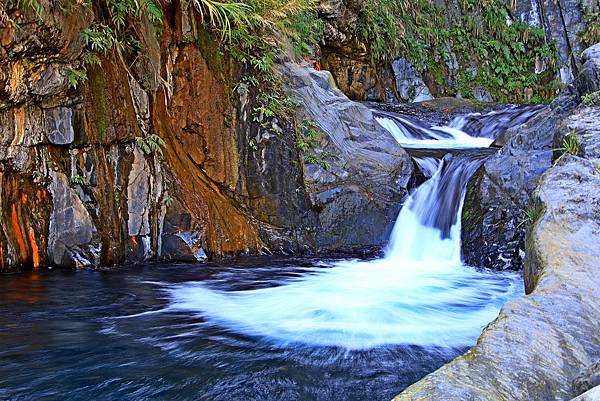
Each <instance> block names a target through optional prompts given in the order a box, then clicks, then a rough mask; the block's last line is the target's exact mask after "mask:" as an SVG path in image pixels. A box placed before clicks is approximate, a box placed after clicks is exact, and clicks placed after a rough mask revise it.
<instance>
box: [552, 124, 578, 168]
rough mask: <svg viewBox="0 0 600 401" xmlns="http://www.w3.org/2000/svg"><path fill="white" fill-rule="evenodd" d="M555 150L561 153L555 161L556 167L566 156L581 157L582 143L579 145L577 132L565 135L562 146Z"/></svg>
mask: <svg viewBox="0 0 600 401" xmlns="http://www.w3.org/2000/svg"><path fill="white" fill-rule="evenodd" d="M555 150H557V151H558V152H559V153H560V156H559V157H558V158H557V159H556V160H555V161H554V165H556V164H557V163H559V162H560V161H561V160H562V159H563V158H564V157H565V156H566V155H573V156H579V155H580V154H581V143H579V139H577V134H576V133H575V131H571V132H569V133H568V134H567V135H565V137H564V138H563V140H562V146H561V147H560V148H558V149H555Z"/></svg>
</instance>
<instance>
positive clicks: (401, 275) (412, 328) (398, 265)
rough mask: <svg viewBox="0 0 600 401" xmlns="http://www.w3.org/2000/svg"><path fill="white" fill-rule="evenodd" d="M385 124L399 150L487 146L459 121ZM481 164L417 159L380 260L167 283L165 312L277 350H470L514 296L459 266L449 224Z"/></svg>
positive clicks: (495, 276)
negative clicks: (255, 280)
mask: <svg viewBox="0 0 600 401" xmlns="http://www.w3.org/2000/svg"><path fill="white" fill-rule="evenodd" d="M518 112H519V113H521V111H518ZM497 115H498V116H499V117H500V118H502V119H503V121H510V119H506V116H505V114H501V113H497ZM519 115H521V114H519ZM388 117H389V116H388ZM388 117H382V118H379V122H380V123H381V124H382V125H383V126H384V127H385V128H387V129H388V130H389V131H390V133H391V134H392V135H394V137H395V138H396V139H397V140H398V141H399V142H400V143H402V144H403V145H411V144H419V146H421V147H432V146H433V145H432V144H434V143H435V144H436V145H438V146H436V147H437V148H466V147H481V146H489V145H490V143H491V141H492V140H493V139H489V138H479V137H476V136H471V135H469V134H467V133H465V132H462V131H460V130H459V128H457V127H459V126H460V125H461V124H465V123H466V121H468V119H465V118H463V119H462V120H458V121H457V120H455V122H454V123H453V124H450V125H454V126H449V127H428V126H421V125H419V124H418V122H415V121H412V120H410V119H406V118H404V117H402V116H397V115H395V116H393V117H394V118H388ZM488 118H490V119H491V117H489V116H488ZM471 120H472V119H471ZM499 126H500V127H501V128H502V129H505V128H506V127H507V125H506V124H503V125H499ZM499 132H501V129H500V128H499V129H497V130H496V133H499ZM482 162H483V159H481V158H479V159H478V158H471V159H468V158H467V159H464V160H463V159H459V158H456V157H455V158H452V157H450V158H448V157H444V158H443V159H441V160H436V159H431V158H424V159H419V160H417V163H418V164H419V165H420V166H421V168H422V169H423V170H424V172H425V173H426V175H429V176H431V178H430V179H429V180H428V181H426V182H425V183H423V184H422V185H421V186H420V187H419V188H418V189H417V190H416V191H415V192H414V193H413V194H412V195H411V196H410V197H409V199H408V200H407V201H406V202H405V204H404V206H403V207H402V210H401V212H400V214H399V216H398V219H397V221H396V224H395V227H394V230H393V232H392V235H391V238H390V244H389V246H388V249H387V251H386V255H385V257H384V258H381V259H378V260H372V261H358V260H347V261H339V262H336V263H332V264H329V265H328V266H327V267H321V268H318V267H315V268H314V269H313V270H312V271H311V272H307V273H306V274H305V275H303V276H302V277H300V278H298V279H290V280H288V281H287V282H283V283H277V286H274V287H268V288H260V289H252V290H246V291H229V292H228V291H220V290H216V289H214V288H211V287H210V286H208V285H207V284H206V283H203V282H192V283H189V282H188V283H183V284H179V285H175V286H170V287H167V288H166V290H167V291H168V294H169V297H170V301H171V302H170V305H169V310H170V311H178V312H179V311H185V312H191V313H195V314H198V315H199V316H201V317H202V318H203V319H205V320H206V321H208V322H209V323H211V324H215V325H218V326H220V327H224V328H227V329H229V330H231V331H234V332H238V333H242V334H246V335H252V336H259V337H260V338H263V339H265V340H266V341H269V342H270V343H273V344H275V345H281V346H290V345H291V344H306V345H313V346H314V345H317V346H340V347H345V348H348V349H367V348H373V347H378V346H383V345H391V344H412V345H419V346H426V347H429V346H435V347H451V348H454V347H462V346H468V345H471V344H473V342H474V341H475V339H476V338H477V336H478V335H479V334H480V332H481V330H482V328H483V327H484V326H485V325H486V324H487V323H489V322H490V321H491V320H493V319H494V318H495V317H496V316H497V313H498V311H499V308H500V307H501V305H502V304H503V303H504V302H505V301H506V300H508V299H510V298H512V297H514V296H516V295H518V294H520V293H521V292H522V284H521V283H520V277H519V275H517V274H514V273H498V272H487V271H482V270H476V269H474V268H471V267H468V266H465V265H463V264H462V263H461V257H460V229H461V227H460V218H458V217H459V216H460V213H461V209H462V203H463V198H464V193H465V188H466V184H467V180H468V178H469V177H470V176H471V174H472V173H473V172H474V171H475V170H476V169H477V167H478V166H479V165H480V164H481V163H482ZM357 229H360V227H357Z"/></svg>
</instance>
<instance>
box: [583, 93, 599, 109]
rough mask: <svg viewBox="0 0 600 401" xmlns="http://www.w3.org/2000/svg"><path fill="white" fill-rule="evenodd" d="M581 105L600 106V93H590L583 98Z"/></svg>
mask: <svg viewBox="0 0 600 401" xmlns="http://www.w3.org/2000/svg"><path fill="white" fill-rule="evenodd" d="M581 103H582V104H583V105H585V106H596V105H600V91H596V92H592V93H588V94H587V95H583V96H582V97H581Z"/></svg>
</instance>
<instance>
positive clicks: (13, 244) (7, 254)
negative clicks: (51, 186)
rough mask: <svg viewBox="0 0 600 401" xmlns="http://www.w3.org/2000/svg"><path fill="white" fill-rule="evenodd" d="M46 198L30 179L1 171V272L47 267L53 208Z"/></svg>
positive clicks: (42, 191) (44, 192)
mask: <svg viewBox="0 0 600 401" xmlns="http://www.w3.org/2000/svg"><path fill="white" fill-rule="evenodd" d="M38 194H39V195H38ZM46 194H47V192H46V190H45V189H42V188H39V186H37V185H35V184H34V183H33V182H31V181H30V178H29V177H27V176H25V175H21V174H15V173H14V172H7V171H0V256H1V257H0V272H5V271H10V270H14V269H21V268H29V267H31V268H38V267H39V266H41V265H42V264H45V263H46V260H47V256H46V244H47V232H48V224H49V214H50V210H51V208H52V204H51V202H49V200H48V197H47V195H46Z"/></svg>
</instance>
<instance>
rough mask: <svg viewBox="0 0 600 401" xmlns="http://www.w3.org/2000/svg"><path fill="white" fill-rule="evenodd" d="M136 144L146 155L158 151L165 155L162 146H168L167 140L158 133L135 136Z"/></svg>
mask: <svg viewBox="0 0 600 401" xmlns="http://www.w3.org/2000/svg"><path fill="white" fill-rule="evenodd" d="M135 145H136V146H137V147H138V148H139V149H140V150H141V151H142V152H143V153H144V154H146V155H151V154H154V153H158V154H159V155H161V156H163V150H162V148H163V147H165V146H166V143H165V141H164V140H163V139H162V138H161V137H159V136H158V135H156V134H151V135H149V136H147V137H145V138H144V137H141V136H138V137H136V138H135Z"/></svg>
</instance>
